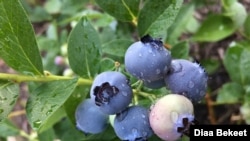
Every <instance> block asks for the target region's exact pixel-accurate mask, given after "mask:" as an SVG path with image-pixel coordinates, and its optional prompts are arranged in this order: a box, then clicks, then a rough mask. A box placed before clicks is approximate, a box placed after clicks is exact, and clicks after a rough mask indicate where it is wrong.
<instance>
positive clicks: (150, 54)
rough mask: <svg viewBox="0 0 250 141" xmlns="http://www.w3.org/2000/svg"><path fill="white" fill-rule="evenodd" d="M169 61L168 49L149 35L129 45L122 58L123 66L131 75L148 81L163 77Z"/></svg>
mask: <svg viewBox="0 0 250 141" xmlns="http://www.w3.org/2000/svg"><path fill="white" fill-rule="evenodd" d="M170 63H171V54H170V51H168V50H167V49H166V48H165V47H164V45H163V43H162V41H160V40H159V39H153V38H152V37H150V36H149V35H146V36H143V37H142V38H141V40H140V41H137V42H135V43H133V44H132V45H130V46H129V48H128V49H127V51H126V53H125V59H124V64H125V68H126V70H127V71H128V72H129V73H130V74H131V75H132V76H134V77H136V78H137V79H140V80H143V81H148V82H151V81H156V80H159V79H161V78H163V77H164V75H165V74H166V72H167V71H168V70H169V66H170Z"/></svg>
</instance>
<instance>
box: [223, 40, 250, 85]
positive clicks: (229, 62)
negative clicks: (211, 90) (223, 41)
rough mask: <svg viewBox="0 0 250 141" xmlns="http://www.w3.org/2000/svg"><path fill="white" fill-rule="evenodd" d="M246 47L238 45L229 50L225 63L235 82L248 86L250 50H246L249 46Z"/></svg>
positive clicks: (249, 78)
mask: <svg viewBox="0 0 250 141" xmlns="http://www.w3.org/2000/svg"><path fill="white" fill-rule="evenodd" d="M244 47H245V48H243V47H242V46H240V45H239V44H236V45H235V46H233V47H230V48H228V49H227V51H226V54H225V57H224V59H223V63H224V65H225V68H226V70H227V72H228V73H229V76H230V78H231V79H232V80H233V81H235V82H238V83H240V84H243V85H246V84H249V83H250V74H249V69H250V58H249V56H250V50H249V49H247V48H246V47H247V46H244ZM248 48H250V47H249V46H248ZM235 62H237V63H235ZM236 72H237V73H236Z"/></svg>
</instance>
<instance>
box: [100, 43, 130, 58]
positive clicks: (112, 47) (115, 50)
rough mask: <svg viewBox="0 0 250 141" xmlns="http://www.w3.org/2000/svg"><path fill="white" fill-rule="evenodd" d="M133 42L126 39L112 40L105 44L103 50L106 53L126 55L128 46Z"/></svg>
mask: <svg viewBox="0 0 250 141" xmlns="http://www.w3.org/2000/svg"><path fill="white" fill-rule="evenodd" d="M132 43H133V42H132V41H131V40H126V39H117V40H112V41H110V42H108V43H106V44H104V45H103V47H102V51H103V53H105V54H109V55H113V56H118V57H124V54H125V53H126V51H127V49H128V47H129V46H130V45H131V44H132Z"/></svg>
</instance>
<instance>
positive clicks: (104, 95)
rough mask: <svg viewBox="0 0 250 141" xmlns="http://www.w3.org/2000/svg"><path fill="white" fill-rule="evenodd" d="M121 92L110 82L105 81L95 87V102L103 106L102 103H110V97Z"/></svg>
mask: <svg viewBox="0 0 250 141" xmlns="http://www.w3.org/2000/svg"><path fill="white" fill-rule="evenodd" d="M118 93H119V89H118V88H117V87H115V86H111V85H110V84H109V83H108V82H105V83H103V84H102V85H101V86H96V87H95V88H94V95H95V96H96V97H95V104H96V105H97V106H101V105H102V104H108V103H109V101H110V99H111V98H112V97H113V96H115V95H116V94H118Z"/></svg>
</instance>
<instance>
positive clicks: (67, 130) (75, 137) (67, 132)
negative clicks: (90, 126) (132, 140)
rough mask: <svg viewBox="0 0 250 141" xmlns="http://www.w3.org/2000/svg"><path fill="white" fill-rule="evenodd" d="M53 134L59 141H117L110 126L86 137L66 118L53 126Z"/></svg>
mask: <svg viewBox="0 0 250 141" xmlns="http://www.w3.org/2000/svg"><path fill="white" fill-rule="evenodd" d="M54 129H55V133H56V135H57V136H58V138H59V139H60V140H61V141H69V140H72V141H119V139H118V137H117V136H116V135H115V133H114V129H113V128H112V126H108V128H107V129H106V130H105V131H104V132H102V133H99V134H89V135H86V136H85V134H84V133H83V132H81V131H80V130H77V128H76V126H75V125H73V124H71V122H70V120H69V119H68V118H65V119H64V120H63V121H62V122H60V123H57V124H56V125H55V126H54Z"/></svg>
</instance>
